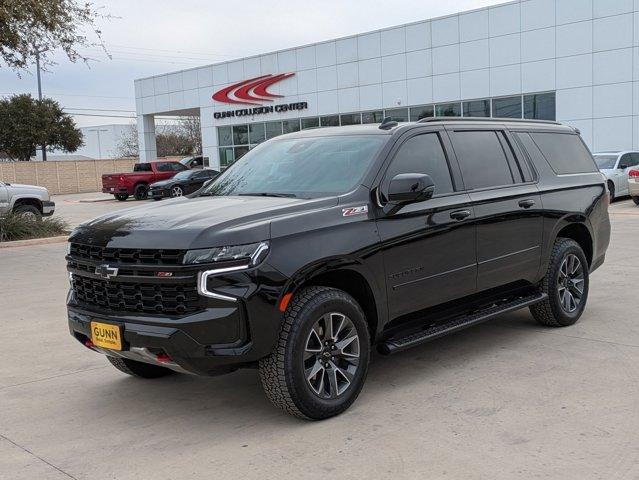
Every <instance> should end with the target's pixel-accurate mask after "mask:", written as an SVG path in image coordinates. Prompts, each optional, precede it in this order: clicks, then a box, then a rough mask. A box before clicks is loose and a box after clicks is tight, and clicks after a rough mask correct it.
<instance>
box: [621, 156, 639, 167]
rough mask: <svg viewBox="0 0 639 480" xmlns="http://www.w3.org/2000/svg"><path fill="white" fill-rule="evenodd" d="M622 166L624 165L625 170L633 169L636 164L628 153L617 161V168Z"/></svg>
mask: <svg viewBox="0 0 639 480" xmlns="http://www.w3.org/2000/svg"><path fill="white" fill-rule="evenodd" d="M622 165H625V166H626V168H627V167H634V166H635V165H637V164H636V163H635V162H634V161H633V159H632V155H631V154H630V153H626V154H624V155H622V156H621V160H619V165H617V167H618V168H621V166H622Z"/></svg>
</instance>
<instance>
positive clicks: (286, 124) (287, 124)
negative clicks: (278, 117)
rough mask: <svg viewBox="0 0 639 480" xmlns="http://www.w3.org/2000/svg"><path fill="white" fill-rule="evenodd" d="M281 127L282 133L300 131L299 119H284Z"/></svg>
mask: <svg viewBox="0 0 639 480" xmlns="http://www.w3.org/2000/svg"><path fill="white" fill-rule="evenodd" d="M282 127H283V130H284V133H292V132H299V131H300V121H299V120H284V121H283V122H282Z"/></svg>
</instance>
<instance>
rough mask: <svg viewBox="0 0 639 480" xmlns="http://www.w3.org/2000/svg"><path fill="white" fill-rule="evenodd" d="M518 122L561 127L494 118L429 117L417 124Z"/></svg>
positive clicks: (557, 123)
mask: <svg viewBox="0 0 639 480" xmlns="http://www.w3.org/2000/svg"><path fill="white" fill-rule="evenodd" d="M451 121H452V122H497V123H499V122H518V123H541V124H547V125H561V123H560V122H555V121H554V120H532V119H531V120H528V119H526V118H493V117H428V118H422V119H421V120H417V123H428V122H451Z"/></svg>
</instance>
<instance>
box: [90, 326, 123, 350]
mask: <svg viewBox="0 0 639 480" xmlns="http://www.w3.org/2000/svg"><path fill="white" fill-rule="evenodd" d="M91 341H92V342H93V344H94V345H95V346H96V347H102V348H110V349H111V350H122V334H121V332H120V327H119V326H117V325H110V324H108V323H100V322H91Z"/></svg>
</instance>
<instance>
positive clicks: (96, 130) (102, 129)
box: [87, 128, 109, 160]
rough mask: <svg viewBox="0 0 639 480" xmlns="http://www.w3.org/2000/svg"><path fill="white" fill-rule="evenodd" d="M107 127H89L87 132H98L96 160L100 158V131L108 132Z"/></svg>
mask: <svg viewBox="0 0 639 480" xmlns="http://www.w3.org/2000/svg"><path fill="white" fill-rule="evenodd" d="M108 131H109V130H108V129H107V128H91V129H89V130H87V132H96V133H97V134H98V160H102V145H101V144H100V132H108Z"/></svg>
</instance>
